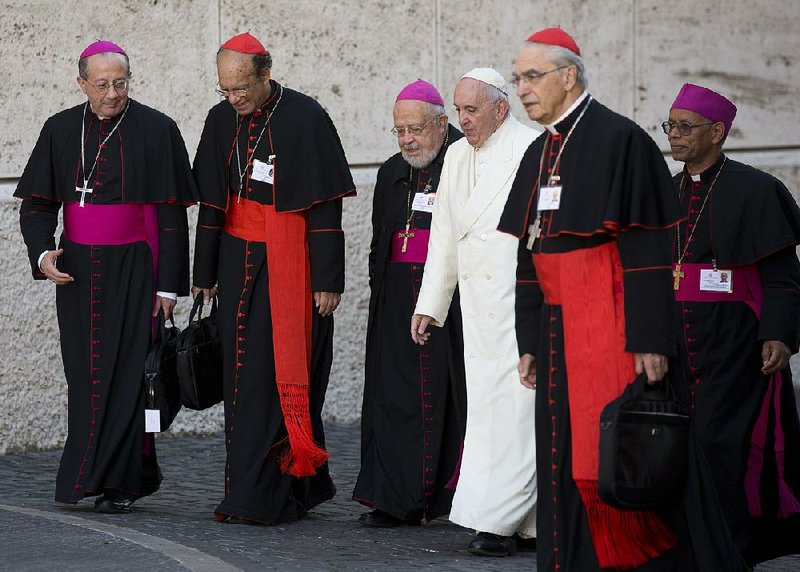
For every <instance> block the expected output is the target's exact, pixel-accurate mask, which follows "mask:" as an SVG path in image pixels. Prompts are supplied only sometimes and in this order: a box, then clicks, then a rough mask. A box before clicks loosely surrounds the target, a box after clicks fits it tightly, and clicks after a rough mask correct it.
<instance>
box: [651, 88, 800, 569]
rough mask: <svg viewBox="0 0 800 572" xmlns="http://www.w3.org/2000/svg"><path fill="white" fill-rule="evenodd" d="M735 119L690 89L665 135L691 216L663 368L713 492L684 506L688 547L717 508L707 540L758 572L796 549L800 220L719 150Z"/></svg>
mask: <svg viewBox="0 0 800 572" xmlns="http://www.w3.org/2000/svg"><path fill="white" fill-rule="evenodd" d="M735 116H736V106H735V105H734V104H733V103H731V102H730V101H729V100H728V99H727V98H726V97H724V96H722V95H720V94H719V93H716V92H714V91H712V90H710V89H707V88H705V87H701V86H697V85H693V84H689V83H687V84H685V85H684V86H683V87H682V88H681V90H680V93H678V96H677V97H676V98H675V102H674V103H673V104H672V108H671V109H670V112H669V120H668V121H665V122H664V123H663V124H662V127H663V129H664V132H665V133H666V134H667V136H668V139H669V145H670V149H671V151H672V156H673V158H674V159H676V160H677V161H682V162H683V163H684V168H683V171H682V172H681V173H679V174H678V175H676V176H675V178H674V181H675V187H676V190H677V193H678V197H679V198H680V200H681V204H682V207H683V213H684V215H685V216H686V219H685V222H682V223H681V224H680V225H679V226H678V229H677V234H676V236H675V239H674V245H673V287H674V294H675V315H676V318H677V322H676V327H677V333H678V335H677V339H678V357H677V359H676V360H675V363H674V364H673V365H671V366H670V371H672V372H674V374H675V379H676V380H677V382H678V386H679V391H680V393H681V394H682V396H683V398H684V399H685V400H686V401H687V404H690V406H691V408H690V411H691V419H692V425H693V429H694V434H695V436H696V437H697V439H698V442H699V445H700V447H701V449H702V453H703V455H704V457H705V459H706V461H707V464H708V466H709V468H710V473H711V475H712V478H713V482H714V484H715V488H716V495H715V496H714V495H709V494H704V495H702V496H700V495H697V498H695V499H692V500H691V502H687V507H689V513H688V514H689V523H690V528H693V530H692V533H693V536H694V535H695V534H696V533H697V534H699V532H697V531H700V530H703V529H707V528H708V527H709V522H710V521H709V515H713V514H715V512H717V513H718V512H719V510H720V508H719V507H720V506H721V510H722V511H723V514H724V517H723V519H722V520H721V521H719V523H718V525H717V526H714V527H712V528H713V529H715V530H717V531H718V532H722V533H723V534H722V535H721V536H720V535H716V538H722V539H724V540H727V541H728V542H730V541H731V540H732V541H733V543H734V544H735V548H736V549H737V551H738V553H739V554H741V557H743V558H744V560H745V562H746V563H747V565H748V566H755V565H756V564H757V563H759V562H763V561H765V560H769V559H771V558H776V557H778V556H782V555H785V554H791V553H796V552H800V502H798V499H800V422H798V416H797V408H796V404H795V394H794V390H793V387H792V377H791V371H790V369H789V356H790V355H791V354H792V353H795V352H797V350H798V344H800V263H798V260H797V255H796V253H795V247H796V245H797V244H799V243H800V209H798V207H797V204H796V203H795V200H794V199H793V198H792V195H791V194H790V193H789V191H788V190H787V189H786V187H785V186H784V185H783V183H781V182H780V181H779V180H778V179H776V178H775V177H773V176H771V175H769V174H767V173H765V172H763V171H760V170H758V169H756V168H754V167H751V166H749V165H745V164H743V163H740V162H738V161H734V160H733V159H731V158H730V157H728V156H727V155H725V153H723V152H722V146H723V143H724V142H725V141H726V138H727V137H728V136H729V135H730V133H731V126H732V124H733V119H734V117H735ZM696 490H697V487H696V486H693V483H691V482H690V486H689V491H690V493H691V492H692V491H696ZM716 499H718V500H719V505H717V504H715V500H716ZM692 523H695V526H694V527H692V526H691V525H692ZM725 531H729V532H730V535H728V534H727V533H726V532H725ZM713 552H716V553H720V552H722V551H721V550H720V549H719V548H717V549H716V550H715V551H713ZM704 556H708V554H704V553H703V551H700V557H704ZM701 563H702V562H701ZM703 569H708V570H711V569H723V568H720V567H719V565H718V564H717V565H715V564H714V563H713V562H712V563H707V565H705V566H704V567H703ZM725 569H729V568H725Z"/></svg>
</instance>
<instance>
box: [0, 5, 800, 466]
mask: <svg viewBox="0 0 800 572" xmlns="http://www.w3.org/2000/svg"><path fill="white" fill-rule="evenodd" d="M510 7H513V8H510ZM796 20H797V7H796V5H795V2H793V1H792V0H754V1H752V2H748V3H732V2H726V1H724V0H674V1H673V2H670V3H664V2H661V1H659V0H618V1H616V2H608V1H607V0H602V1H601V0H569V1H565V2H559V3H554V2H545V1H541V0H527V1H522V0H520V1H517V2H513V3H508V2H503V1H501V0H473V1H472V2H464V1H463V0H396V1H394V2H387V1H384V0H365V1H357V0H340V1H329V2H319V1H312V0H293V1H291V2H290V1H284V0H273V1H271V2H259V1H254V0H248V1H243V0H184V1H177V0H149V1H140V0H125V1H117V2H108V1H100V0H85V1H82V2H78V3H73V4H70V5H69V6H67V4H65V3H63V2H53V1H49V0H41V1H36V0H7V1H6V3H5V4H4V10H3V11H2V12H0V85H2V86H3V89H2V90H0V125H2V126H3V131H2V133H3V134H2V137H0V270H2V276H3V277H4V280H3V283H2V287H0V324H2V335H0V404H1V405H2V410H3V415H2V416H0V454H2V453H7V452H11V451H19V450H24V449H31V448H42V447H54V446H58V445H60V444H61V443H62V442H63V439H64V436H65V431H66V391H65V385H64V377H63V372H62V370H61V360H60V356H59V346H58V332H57V328H56V323H55V309H54V296H53V288H54V287H53V285H52V284H49V283H43V282H36V283H34V282H33V281H31V280H30V273H29V269H28V265H27V259H26V256H25V253H24V249H23V247H22V241H21V237H20V235H19V231H18V224H17V215H16V211H17V208H18V205H17V203H16V201H15V200H13V199H12V198H11V194H12V193H13V190H14V188H15V185H16V181H17V179H18V178H19V176H20V174H21V172H22V169H23V168H24V165H25V162H26V160H27V157H28V155H29V153H30V151H31V149H32V147H33V144H34V142H35V140H36V136H37V134H38V132H39V129H40V128H41V126H42V124H43V122H44V120H45V119H46V118H47V117H48V116H50V115H52V114H53V113H55V112H57V111H58V110H60V109H63V108H65V107H68V106H72V105H76V104H78V103H80V102H81V101H82V94H81V93H80V91H79V90H78V87H77V85H76V83H75V79H74V78H75V76H76V75H77V69H76V61H75V59H76V57H77V55H78V54H79V53H80V51H81V50H82V49H83V47H84V46H85V45H86V44H88V43H89V42H91V41H93V40H94V39H96V38H108V39H112V40H115V41H116V42H118V43H120V44H121V45H122V46H123V47H124V48H125V49H126V50H127V51H128V54H129V55H130V57H131V67H132V71H133V77H134V79H133V81H132V83H131V94H132V97H134V98H136V99H138V100H140V101H142V102H143V103H146V104H148V105H151V106H153V107H156V108H158V109H160V110H162V111H164V112H165V113H167V114H168V115H170V116H172V117H173V118H175V120H176V121H177V122H178V124H179V126H180V127H181V130H182V132H183V135H184V138H185V140H186V144H187V148H188V149H189V154H190V156H193V154H194V149H195V147H196V145H197V141H198V138H199V135H200V131H201V129H202V124H203V119H204V117H205V113H206V110H207V109H208V108H209V107H210V106H211V105H212V104H214V103H215V102H216V101H217V96H216V94H215V93H214V91H213V89H214V86H215V82H216V76H215V68H214V53H215V52H216V49H217V47H218V46H219V44H220V42H221V41H224V40H225V39H226V38H228V37H229V36H231V35H233V34H235V33H239V32H242V31H245V30H248V29H249V30H251V31H252V33H253V34H254V35H256V36H257V37H259V38H260V39H261V40H262V41H263V42H264V44H265V45H266V46H267V47H268V48H269V49H270V51H271V52H272V55H273V58H274V66H273V76H274V77H275V78H276V79H277V80H278V81H280V82H282V83H284V84H285V85H286V86H288V87H291V88H294V89H298V90H300V91H303V92H306V93H308V94H310V95H312V96H314V97H315V98H317V99H318V100H319V101H320V102H321V103H322V104H323V105H324V106H325V107H326V108H327V109H328V111H329V112H330V114H331V116H332V118H333V120H334V122H335V123H336V125H337V127H338V129H339V132H340V134H341V136H342V140H343V143H344V147H345V150H346V152H347V156H348V159H349V161H350V163H351V165H352V168H353V173H354V176H355V178H356V181H357V185H358V190H359V196H358V197H357V198H355V199H348V200H347V201H346V203H345V204H346V206H345V215H344V224H345V229H346V233H347V241H348V242H347V272H348V275H347V276H348V278H347V291H346V293H345V295H344V298H343V302H342V306H341V308H340V309H339V311H338V312H337V334H336V341H335V352H336V357H335V361H334V371H333V375H332V379H331V384H330V389H329V392H328V401H327V404H326V409H325V412H326V415H327V417H328V418H330V419H335V420H339V421H354V420H356V419H357V418H358V415H359V411H360V396H361V387H362V377H363V353H364V348H363V345H364V341H363V338H364V327H365V324H366V311H367V287H366V259H367V250H368V244H369V234H370V229H369V212H370V209H371V196H372V185H373V182H374V177H375V171H376V168H377V166H378V165H379V164H380V163H381V162H382V161H383V160H384V159H385V158H387V157H388V156H389V155H391V154H393V153H394V152H395V151H396V142H395V140H394V138H393V137H391V135H390V134H389V132H388V130H389V128H390V127H391V125H392V119H391V108H392V103H393V100H394V95H395V94H396V93H397V91H398V90H399V89H400V88H401V87H402V86H403V85H405V84H406V83H408V82H410V81H413V80H415V79H417V78H420V77H421V78H424V79H427V80H430V81H432V82H434V83H435V84H436V85H437V86H438V87H439V88H440V90H441V91H442V93H443V95H444V96H445V100H446V101H448V102H449V101H451V98H452V91H453V88H454V86H455V83H456V82H457V80H458V78H459V77H460V75H461V74H462V73H463V72H465V71H467V70H468V69H470V68H472V67H475V66H478V65H481V66H493V67H495V68H496V69H498V70H499V71H501V72H502V73H503V74H504V75H506V76H508V74H509V73H510V70H511V67H512V64H513V58H514V55H515V53H516V51H517V49H518V47H519V45H520V44H521V42H522V41H523V40H524V39H525V38H526V37H527V36H528V35H529V34H530V33H531V32H532V31H534V30H536V29H539V28H542V27H545V26H552V25H560V26H562V27H564V28H565V29H567V30H568V31H570V32H571V33H572V34H573V35H574V37H575V38H576V40H577V42H578V44H579V45H580V46H582V48H583V55H584V58H585V60H586V63H587V66H588V69H589V76H590V86H591V91H592V93H593V94H594V95H595V97H597V98H598V99H600V100H601V101H602V102H603V103H605V104H606V105H608V106H610V107H612V108H613V109H615V110H617V111H620V112H621V113H623V114H626V115H628V116H630V117H632V118H634V119H635V120H636V121H637V122H639V123H640V124H641V125H642V126H643V127H644V128H645V129H647V130H648V131H649V132H650V133H651V134H652V135H653V137H654V138H655V139H656V141H658V142H659V144H660V145H661V146H662V148H664V149H665V150H666V140H665V137H664V136H663V135H662V134H661V133H660V131H659V128H658V124H659V123H660V122H661V121H662V120H664V119H665V117H666V114H667V109H668V107H669V104H670V103H671V101H672V99H673V98H674V96H675V94H676V93H677V90H678V89H679V87H680V85H681V84H682V83H683V82H685V81H694V82H698V83H703V84H705V85H708V86H709V87H712V88H715V89H719V90H720V91H722V92H723V93H726V94H728V95H729V96H730V97H731V98H732V99H733V100H734V101H735V102H736V103H737V105H738V106H739V117H738V118H737V121H736V124H735V128H734V130H733V132H732V134H731V137H730V139H729V140H728V148H729V149H730V150H731V152H732V155H733V156H734V157H735V158H737V159H740V160H744V161H747V162H750V163H752V164H754V165H756V166H759V167H761V168H764V169H765V170H768V171H770V172H772V173H774V174H775V175H777V176H779V177H781V178H782V179H783V180H784V181H785V182H786V183H787V184H788V185H789V186H790V188H792V189H793V190H795V191H797V190H798V189H800V135H798V132H797V129H796V127H797V119H796V117H797V115H796V111H795V106H796V102H797V101H798V99H800V93H799V91H800V88H798V86H800V66H798V60H797V58H798V55H797V54H800V37H798V36H797V35H796V34H795V33H794V30H793V29H792V27H793V25H794V22H796ZM513 109H514V110H515V112H516V114H517V115H518V116H524V113H522V111H521V108H520V106H519V105H518V104H517V103H516V102H515V104H514V106H513ZM77 136H78V135H77V134H76V137H77ZM194 211H195V209H192V212H191V216H192V218H193V219H194V217H195V216H196V213H195V212H194ZM187 305H188V302H187V301H183V302H182V304H181V309H180V311H179V313H178V315H179V323H180V324H185V322H186V310H187V308H186V306H187ZM219 428H221V410H220V408H219V407H217V408H214V409H212V410H209V411H206V412H202V413H195V412H185V413H181V415H180V416H179V418H178V420H177V421H176V423H175V425H174V429H173V430H171V431H196V432H205V431H213V430H217V429H219Z"/></svg>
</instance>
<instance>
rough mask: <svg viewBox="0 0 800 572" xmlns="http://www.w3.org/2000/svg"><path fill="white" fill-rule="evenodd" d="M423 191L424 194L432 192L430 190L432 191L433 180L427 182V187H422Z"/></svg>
mask: <svg viewBox="0 0 800 572" xmlns="http://www.w3.org/2000/svg"><path fill="white" fill-rule="evenodd" d="M422 192H423V193H424V194H426V195H427V194H428V193H430V192H431V182H430V181H428V182H427V183H425V188H424V189H422Z"/></svg>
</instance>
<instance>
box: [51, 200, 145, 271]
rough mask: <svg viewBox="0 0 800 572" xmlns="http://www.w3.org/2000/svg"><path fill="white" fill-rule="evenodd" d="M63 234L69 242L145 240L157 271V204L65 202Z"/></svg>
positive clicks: (94, 243) (108, 242) (117, 242)
mask: <svg viewBox="0 0 800 572" xmlns="http://www.w3.org/2000/svg"><path fill="white" fill-rule="evenodd" d="M64 236H65V237H66V239H67V240H69V241H70V242H77V243H78V244H87V245H94V246H108V245H118V244H130V243H132V242H139V241H145V242H147V244H148V246H149V247H150V252H151V254H152V255H153V272H154V276H157V271H158V215H157V214H156V206H155V205H145V204H132V203H128V204H122V205H93V204H91V203H86V204H84V206H82V207H81V206H79V205H78V203H65V204H64Z"/></svg>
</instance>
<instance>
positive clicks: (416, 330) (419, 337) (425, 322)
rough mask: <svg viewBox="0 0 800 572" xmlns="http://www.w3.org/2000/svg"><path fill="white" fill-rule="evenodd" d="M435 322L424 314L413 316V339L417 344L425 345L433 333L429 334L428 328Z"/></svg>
mask: <svg viewBox="0 0 800 572" xmlns="http://www.w3.org/2000/svg"><path fill="white" fill-rule="evenodd" d="M432 321H433V318H431V317H430V316H426V315H424V314H414V315H413V316H411V339H412V340H414V343H415V344H419V345H421V346H424V345H425V342H427V341H428V338H430V337H431V333H430V332H427V331H426V330H427V329H428V326H429V325H430V323H431V322H432Z"/></svg>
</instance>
